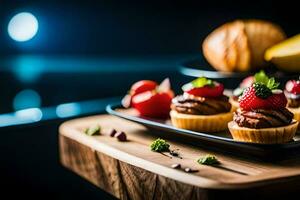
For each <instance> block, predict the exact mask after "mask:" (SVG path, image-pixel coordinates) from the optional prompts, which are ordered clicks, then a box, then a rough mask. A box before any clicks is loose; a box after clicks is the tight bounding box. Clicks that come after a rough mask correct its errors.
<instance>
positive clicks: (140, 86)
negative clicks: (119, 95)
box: [122, 80, 157, 108]
mask: <svg viewBox="0 0 300 200" xmlns="http://www.w3.org/2000/svg"><path fill="white" fill-rule="evenodd" d="M156 87H157V83H156V82H154V81H150V80H142V81H138V82H136V83H134V84H133V85H132V86H131V88H130V91H129V94H127V95H125V96H124V97H123V99H122V105H123V106H124V107H125V108H129V107H130V106H131V104H132V98H133V97H134V96H135V95H137V94H140V93H143V92H146V91H151V90H155V89H156Z"/></svg>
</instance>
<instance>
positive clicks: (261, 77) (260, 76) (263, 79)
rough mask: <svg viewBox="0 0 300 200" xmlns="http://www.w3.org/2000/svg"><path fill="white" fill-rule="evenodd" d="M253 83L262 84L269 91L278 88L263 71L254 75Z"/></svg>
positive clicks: (276, 83)
mask: <svg viewBox="0 0 300 200" xmlns="http://www.w3.org/2000/svg"><path fill="white" fill-rule="evenodd" d="M254 82H255V83H262V84H264V85H266V86H267V87H268V88H269V89H270V90H274V89H277V88H278V86H279V83H278V82H276V81H275V78H273V77H272V78H269V77H268V76H267V75H266V74H265V72H264V71H263V70H261V71H260V72H258V73H256V74H255V75H254Z"/></svg>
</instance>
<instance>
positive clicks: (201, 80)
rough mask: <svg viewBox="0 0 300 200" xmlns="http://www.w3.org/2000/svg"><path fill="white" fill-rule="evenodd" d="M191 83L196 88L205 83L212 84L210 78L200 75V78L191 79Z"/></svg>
mask: <svg viewBox="0 0 300 200" xmlns="http://www.w3.org/2000/svg"><path fill="white" fill-rule="evenodd" d="M192 85H193V86H194V87H196V88H199V87H203V86H206V85H208V86H213V81H212V80H210V79H207V78H206V77H200V78H197V79H195V80H193V81H192Z"/></svg>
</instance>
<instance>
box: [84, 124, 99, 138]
mask: <svg viewBox="0 0 300 200" xmlns="http://www.w3.org/2000/svg"><path fill="white" fill-rule="evenodd" d="M100 132H101V127H100V126H99V125H96V126H91V127H89V128H87V129H85V130H84V133H85V134H87V135H89V136H92V135H100Z"/></svg>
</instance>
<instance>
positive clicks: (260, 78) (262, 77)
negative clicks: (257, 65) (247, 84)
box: [254, 70, 269, 85]
mask: <svg viewBox="0 0 300 200" xmlns="http://www.w3.org/2000/svg"><path fill="white" fill-rule="evenodd" d="M254 80H255V81H254V82H260V83H263V84H265V85H267V83H268V81H269V77H268V76H267V75H266V74H265V72H264V71H263V70H261V71H260V72H258V73H256V74H255V75H254Z"/></svg>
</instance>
